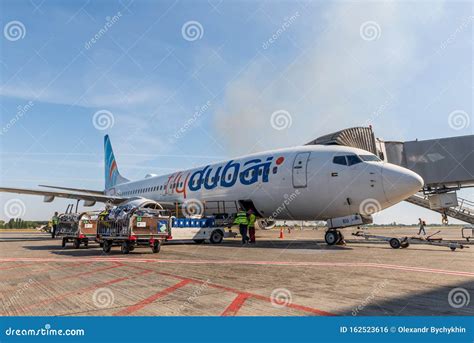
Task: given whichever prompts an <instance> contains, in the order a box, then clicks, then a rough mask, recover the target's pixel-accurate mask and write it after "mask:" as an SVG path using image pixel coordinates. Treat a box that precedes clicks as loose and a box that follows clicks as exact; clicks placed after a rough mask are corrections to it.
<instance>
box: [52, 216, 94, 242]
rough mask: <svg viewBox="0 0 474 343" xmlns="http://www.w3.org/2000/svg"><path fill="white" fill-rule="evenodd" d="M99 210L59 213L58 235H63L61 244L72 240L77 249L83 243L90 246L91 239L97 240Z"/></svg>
mask: <svg viewBox="0 0 474 343" xmlns="http://www.w3.org/2000/svg"><path fill="white" fill-rule="evenodd" d="M97 218H98V212H82V213H63V214H61V215H59V223H58V227H57V228H56V236H58V237H61V239H62V243H61V246H62V247H63V248H64V247H65V246H66V244H67V243H69V242H72V246H73V247H74V248H75V249H79V247H80V246H81V244H83V245H84V246H85V247H88V246H89V241H91V240H95V238H96V235H97Z"/></svg>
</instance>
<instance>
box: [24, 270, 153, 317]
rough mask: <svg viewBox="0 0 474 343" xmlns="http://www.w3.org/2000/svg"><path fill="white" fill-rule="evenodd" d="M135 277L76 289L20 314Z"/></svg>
mask: <svg viewBox="0 0 474 343" xmlns="http://www.w3.org/2000/svg"><path fill="white" fill-rule="evenodd" d="M143 274H146V273H144V272H140V273H137V274H136V275H135V276H139V275H143ZM132 278H133V276H129V277H122V278H118V279H113V280H109V281H105V282H100V283H96V284H93V285H89V286H87V287H83V288H80V289H76V290H73V291H71V292H67V293H63V294H60V295H57V296H54V297H52V298H48V299H45V300H43V301H40V302H38V303H35V304H32V305H30V306H28V307H26V308H20V309H19V312H20V313H25V312H26V311H28V310H31V309H34V308H36V307H38V306H41V305H45V306H48V305H51V304H54V303H56V302H58V301H60V300H63V299H64V298H66V297H69V296H70V297H74V296H76V295H77V294H82V293H84V292H87V291H91V290H95V289H97V288H101V287H106V286H110V285H113V284H116V283H119V282H122V281H126V280H130V279H132Z"/></svg>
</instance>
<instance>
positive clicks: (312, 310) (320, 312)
mask: <svg viewBox="0 0 474 343" xmlns="http://www.w3.org/2000/svg"><path fill="white" fill-rule="evenodd" d="M156 273H157V274H161V275H164V276H170V277H174V278H177V279H180V280H186V281H191V282H196V283H199V284H207V285H208V286H209V287H212V288H216V289H221V290H224V291H227V292H232V293H236V294H237V295H238V296H239V295H241V294H246V295H248V297H252V298H255V299H259V300H263V301H267V302H270V303H273V301H274V300H273V299H272V298H269V297H266V296H263V295H259V294H255V293H248V292H245V293H244V292H242V291H240V290H238V289H235V288H231V287H227V286H222V285H217V284H215V283H209V282H204V281H201V280H198V279H193V278H184V277H182V276H179V275H174V274H170V273H166V272H156ZM238 296H237V298H238ZM237 298H236V299H234V302H235V301H236V300H237ZM272 300H273V301H272ZM231 305H232V304H231ZM242 305H243V303H242ZM242 305H240V306H241V307H242ZM283 306H286V307H289V308H293V309H295V310H300V311H304V312H309V313H312V314H315V315H319V316H336V315H335V314H334V313H331V312H326V311H323V310H319V309H316V308H312V307H308V306H303V305H297V304H293V303H288V304H284V305H283ZM224 313H225V311H224ZM222 315H223V314H222Z"/></svg>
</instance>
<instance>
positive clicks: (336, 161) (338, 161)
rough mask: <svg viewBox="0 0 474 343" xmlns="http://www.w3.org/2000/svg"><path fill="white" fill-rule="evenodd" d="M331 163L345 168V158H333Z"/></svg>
mask: <svg viewBox="0 0 474 343" xmlns="http://www.w3.org/2000/svg"><path fill="white" fill-rule="evenodd" d="M332 163H334V164H340V165H342V166H347V161H346V156H335V157H334V158H333V160H332Z"/></svg>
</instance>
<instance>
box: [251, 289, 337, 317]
mask: <svg viewBox="0 0 474 343" xmlns="http://www.w3.org/2000/svg"><path fill="white" fill-rule="evenodd" d="M252 297H253V298H256V299H260V300H264V301H267V302H270V303H272V304H273V303H274V302H275V301H276V300H275V299H272V298H270V297H265V296H262V295H259V294H252ZM281 306H285V307H289V308H292V309H295V310H300V311H304V312H309V313H312V314H315V315H318V316H336V315H335V314H334V313H331V312H326V311H323V310H318V309H316V308H313V307H308V306H303V305H298V304H293V303H288V304H286V303H285V304H282V305H281Z"/></svg>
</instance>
